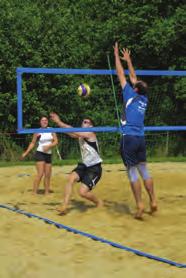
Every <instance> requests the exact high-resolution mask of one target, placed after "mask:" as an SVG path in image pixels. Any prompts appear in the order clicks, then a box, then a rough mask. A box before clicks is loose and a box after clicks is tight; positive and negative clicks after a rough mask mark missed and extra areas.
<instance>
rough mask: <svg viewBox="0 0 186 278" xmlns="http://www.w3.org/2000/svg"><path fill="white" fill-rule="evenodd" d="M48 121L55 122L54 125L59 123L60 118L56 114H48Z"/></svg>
mask: <svg viewBox="0 0 186 278" xmlns="http://www.w3.org/2000/svg"><path fill="white" fill-rule="evenodd" d="M50 119H51V120H52V121H53V122H55V123H56V124H57V123H59V122H60V117H59V116H58V114H56V113H54V112H51V113H50Z"/></svg>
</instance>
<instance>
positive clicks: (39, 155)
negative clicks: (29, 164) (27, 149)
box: [34, 151, 52, 163]
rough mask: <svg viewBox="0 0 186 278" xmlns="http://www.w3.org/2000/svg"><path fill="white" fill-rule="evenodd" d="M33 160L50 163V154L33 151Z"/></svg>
mask: <svg viewBox="0 0 186 278" xmlns="http://www.w3.org/2000/svg"><path fill="white" fill-rule="evenodd" d="M34 157H35V160H36V161H37V162H38V161H44V162H46V163H52V155H51V154H48V153H43V152H38V151H37V152H36V153H35V156H34Z"/></svg>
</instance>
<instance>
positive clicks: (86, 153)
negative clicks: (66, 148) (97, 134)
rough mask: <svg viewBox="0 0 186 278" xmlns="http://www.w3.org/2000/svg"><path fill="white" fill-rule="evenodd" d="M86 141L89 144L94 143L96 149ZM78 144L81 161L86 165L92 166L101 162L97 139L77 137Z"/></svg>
mask: <svg viewBox="0 0 186 278" xmlns="http://www.w3.org/2000/svg"><path fill="white" fill-rule="evenodd" d="M88 142H89V143H90V144H91V143H95V147H96V149H97V150H96V149H95V148H94V147H92V146H91V145H89V143H88ZM79 145H80V150H81V157H82V161H83V163H84V164H85V165H86V166H87V167H89V166H93V165H96V164H98V163H101V162H102V159H101V157H100V156H99V149H98V142H97V140H95V141H87V140H85V139H83V138H79Z"/></svg>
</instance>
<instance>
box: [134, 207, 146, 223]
mask: <svg viewBox="0 0 186 278" xmlns="http://www.w3.org/2000/svg"><path fill="white" fill-rule="evenodd" d="M143 212H144V205H143V204H141V205H140V206H138V209H137V212H136V214H135V216H134V218H135V219H137V220H143Z"/></svg>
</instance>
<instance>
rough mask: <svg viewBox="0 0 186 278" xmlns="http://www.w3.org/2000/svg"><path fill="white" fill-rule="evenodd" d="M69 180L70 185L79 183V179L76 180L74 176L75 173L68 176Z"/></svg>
mask: <svg viewBox="0 0 186 278" xmlns="http://www.w3.org/2000/svg"><path fill="white" fill-rule="evenodd" d="M67 180H68V183H71V184H73V183H74V182H76V181H77V178H76V176H75V175H74V173H73V172H72V173H71V174H70V175H69V176H68V178H67Z"/></svg>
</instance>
